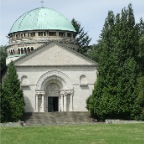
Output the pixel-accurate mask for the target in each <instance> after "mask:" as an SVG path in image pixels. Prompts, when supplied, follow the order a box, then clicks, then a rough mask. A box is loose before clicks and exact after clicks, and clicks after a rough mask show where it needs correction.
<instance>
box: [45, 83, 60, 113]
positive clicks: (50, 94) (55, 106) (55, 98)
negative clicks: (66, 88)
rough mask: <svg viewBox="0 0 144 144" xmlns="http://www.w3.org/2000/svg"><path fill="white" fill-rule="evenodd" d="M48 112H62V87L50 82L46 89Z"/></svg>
mask: <svg viewBox="0 0 144 144" xmlns="http://www.w3.org/2000/svg"><path fill="white" fill-rule="evenodd" d="M46 97H47V105H48V106H47V108H48V112H55V111H60V105H59V104H60V86H59V85H58V84H57V83H56V81H55V82H49V84H48V86H47V88H46Z"/></svg>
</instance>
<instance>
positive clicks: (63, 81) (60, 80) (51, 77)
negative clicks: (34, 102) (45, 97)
mask: <svg viewBox="0 0 144 144" xmlns="http://www.w3.org/2000/svg"><path fill="white" fill-rule="evenodd" d="M50 81H56V82H57V84H58V85H59V86H60V87H61V89H65V90H68V89H73V85H72V83H71V81H70V78H69V77H68V76H67V75H66V74H64V73H62V72H60V71H56V70H53V71H48V72H46V73H44V74H43V75H42V76H40V78H39V79H38V82H37V84H36V90H43V91H44V90H46V87H47V84H48V83H50Z"/></svg>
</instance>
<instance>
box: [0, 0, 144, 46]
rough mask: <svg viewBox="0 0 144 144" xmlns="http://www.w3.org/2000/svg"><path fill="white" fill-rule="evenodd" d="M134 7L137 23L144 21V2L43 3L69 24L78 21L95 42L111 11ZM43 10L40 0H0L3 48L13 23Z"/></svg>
mask: <svg viewBox="0 0 144 144" xmlns="http://www.w3.org/2000/svg"><path fill="white" fill-rule="evenodd" d="M129 3H132V6H133V10H134V15H135V20H136V22H137V23H138V22H139V19H140V18H141V17H142V18H143V19H144V0H44V6H45V7H48V8H52V9H54V10H57V11H58V12H61V13H62V14H63V15H65V16H66V17H67V18H68V19H69V20H71V19H72V18H75V19H76V20H77V21H79V22H80V23H81V25H82V26H83V27H84V29H85V31H86V32H88V35H89V36H90V37H91V38H92V41H91V44H94V43H96V42H97V40H98V39H99V35H100V34H101V30H102V28H103V25H104V21H105V18H106V17H107V13H108V11H109V10H112V11H113V12H114V13H115V14H117V13H120V12H121V10H122V8H124V7H127V6H128V4H129ZM37 7H41V0H0V45H7V44H8V39H7V37H6V36H7V35H8V33H9V31H10V28H11V27H12V25H13V23H14V22H15V20H17V18H18V17H19V16H21V15H22V14H23V13H25V12H27V11H29V10H32V9H34V8H37Z"/></svg>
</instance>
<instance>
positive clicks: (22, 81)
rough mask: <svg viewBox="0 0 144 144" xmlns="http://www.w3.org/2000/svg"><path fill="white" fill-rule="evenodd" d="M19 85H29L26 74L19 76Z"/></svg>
mask: <svg viewBox="0 0 144 144" xmlns="http://www.w3.org/2000/svg"><path fill="white" fill-rule="evenodd" d="M21 85H29V81H28V78H27V76H25V75H24V76H22V77H21Z"/></svg>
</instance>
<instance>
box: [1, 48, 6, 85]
mask: <svg viewBox="0 0 144 144" xmlns="http://www.w3.org/2000/svg"><path fill="white" fill-rule="evenodd" d="M6 57H7V54H6V47H5V46H0V77H1V80H0V83H1V82H2V76H3V75H4V73H5V72H6Z"/></svg>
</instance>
